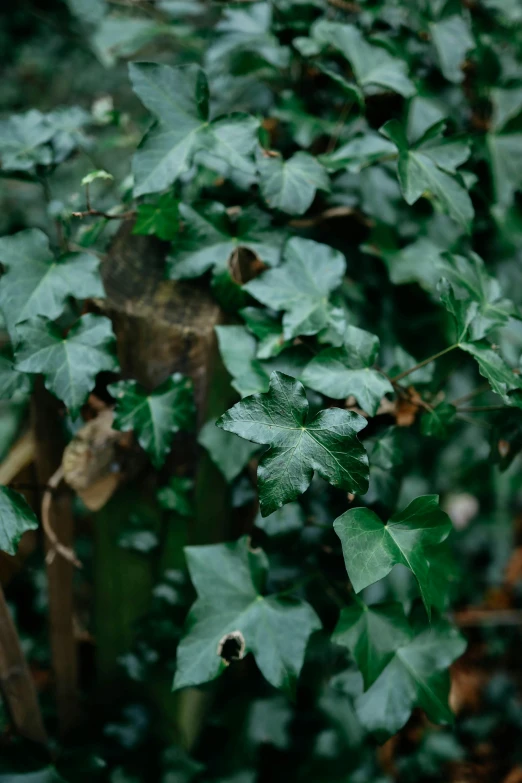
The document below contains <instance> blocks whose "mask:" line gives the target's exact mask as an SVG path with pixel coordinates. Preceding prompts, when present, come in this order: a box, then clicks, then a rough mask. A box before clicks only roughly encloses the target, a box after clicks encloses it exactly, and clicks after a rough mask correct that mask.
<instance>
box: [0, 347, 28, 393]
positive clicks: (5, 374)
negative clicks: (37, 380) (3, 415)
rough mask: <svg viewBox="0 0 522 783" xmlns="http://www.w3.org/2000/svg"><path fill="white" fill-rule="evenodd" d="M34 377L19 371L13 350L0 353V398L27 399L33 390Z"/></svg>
mask: <svg viewBox="0 0 522 783" xmlns="http://www.w3.org/2000/svg"><path fill="white" fill-rule="evenodd" d="M32 386H33V384H32V378H31V377H30V376H29V375H26V374H25V373H23V372H18V370H17V369H16V368H15V363H14V359H13V356H12V354H11V351H10V349H9V351H4V352H2V353H1V354H0V400H12V401H13V402H16V401H20V400H24V399H27V398H28V397H29V395H30V393H31V390H32Z"/></svg>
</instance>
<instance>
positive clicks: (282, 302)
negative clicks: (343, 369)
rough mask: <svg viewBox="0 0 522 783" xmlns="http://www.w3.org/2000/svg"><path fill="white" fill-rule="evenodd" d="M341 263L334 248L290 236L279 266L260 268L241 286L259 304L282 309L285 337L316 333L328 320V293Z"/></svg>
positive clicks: (340, 272) (341, 272)
mask: <svg viewBox="0 0 522 783" xmlns="http://www.w3.org/2000/svg"><path fill="white" fill-rule="evenodd" d="M345 267H346V262H345V259H344V256H343V255H342V253H340V252H339V251H338V250H334V249H333V248H332V247H329V246H328V245H323V244H320V243H319V242H314V241H313V240H311V239H301V238H300V237H293V238H292V239H290V241H289V242H288V243H287V245H286V247H285V250H284V254H283V263H282V264H281V266H279V267H277V268H276V269H269V270H268V271H267V272H264V273H263V274H262V275H260V276H259V277H256V278H255V279H254V280H251V281H250V282H249V283H247V284H246V285H245V286H243V289H244V290H245V291H247V292H248V293H249V294H251V296H253V297H254V299H257V300H258V302H261V304H264V305H266V306H267V307H271V308H273V309H274V310H283V311H284V316H283V333H284V336H285V339H287V340H288V339H290V338H292V337H297V336H298V335H306V334H317V332H320V331H321V330H322V329H326V327H327V326H328V325H329V323H330V322H331V320H332V317H333V306H332V305H331V303H330V302H329V300H328V297H329V294H330V293H331V292H332V291H335V289H336V288H338V287H339V286H340V285H341V282H342V279H343V275H344V271H345Z"/></svg>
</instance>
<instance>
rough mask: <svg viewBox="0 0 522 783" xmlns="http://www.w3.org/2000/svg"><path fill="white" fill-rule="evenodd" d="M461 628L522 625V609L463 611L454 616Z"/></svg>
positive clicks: (454, 620)
mask: <svg viewBox="0 0 522 783" xmlns="http://www.w3.org/2000/svg"><path fill="white" fill-rule="evenodd" d="M452 619H453V622H454V623H455V624H456V625H458V626H460V627H461V628H470V627H474V626H480V625H513V626H517V625H522V609H480V608H479V609H473V608H472V609H463V610H462V611H460V612H455V613H454V614H453V615H452Z"/></svg>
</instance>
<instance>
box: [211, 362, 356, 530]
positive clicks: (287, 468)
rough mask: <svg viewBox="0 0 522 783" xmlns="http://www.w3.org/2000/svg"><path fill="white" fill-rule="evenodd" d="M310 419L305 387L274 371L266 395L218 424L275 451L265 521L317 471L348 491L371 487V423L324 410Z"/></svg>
mask: <svg viewBox="0 0 522 783" xmlns="http://www.w3.org/2000/svg"><path fill="white" fill-rule="evenodd" d="M307 415H308V402H307V399H306V395H305V392H304V388H303V386H302V384H300V383H299V382H298V381H295V380H294V379H293V378H289V377H288V376H287V375H283V374H282V373H279V372H274V373H272V375H271V377H270V388H269V391H268V392H267V393H266V394H254V395H253V396H252V397H248V398H247V399H245V400H243V401H242V402H238V403H237V405H234V407H233V408H231V409H230V410H229V411H227V412H226V413H225V414H224V415H223V416H221V418H220V419H218V422H217V424H218V426H219V427H223V429H225V430H227V431H228V432H234V433H236V435H240V436H241V437H242V438H246V439H247V440H252V441H254V443H262V444H266V445H269V446H270V449H268V451H267V452H266V453H265V454H264V455H263V456H262V458H261V460H260V462H259V468H258V489H259V501H260V506H261V513H262V514H263V516H268V514H271V513H272V512H273V511H276V510H277V509H278V508H280V507H281V506H282V505H284V504H285V503H289V502H290V501H292V500H295V499H296V498H297V497H298V496H299V495H301V494H302V493H303V492H304V491H305V490H306V489H307V488H308V486H309V484H310V481H311V480H312V476H313V474H314V471H317V472H318V473H319V475H320V476H322V478H324V479H325V480H326V481H329V482H330V484H333V485H334V486H336V487H340V488H341V489H345V490H346V491H347V492H354V493H364V492H366V490H367V488H368V457H367V456H366V452H365V450H364V447H363V446H362V445H361V444H360V443H359V441H358V439H357V433H358V432H360V430H362V429H363V428H364V427H365V426H366V421H365V419H363V417H362V416H358V415H357V414H356V413H352V412H349V411H343V410H340V409H339V408H330V409H329V410H325V411H320V413H318V414H317V416H316V417H315V418H314V419H313V420H312V421H311V422H309V423H307Z"/></svg>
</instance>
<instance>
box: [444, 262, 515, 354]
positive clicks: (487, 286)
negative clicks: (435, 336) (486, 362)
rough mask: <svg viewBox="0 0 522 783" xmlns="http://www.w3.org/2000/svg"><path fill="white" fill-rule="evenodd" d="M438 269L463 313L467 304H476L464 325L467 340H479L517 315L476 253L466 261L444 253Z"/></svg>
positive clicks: (467, 309) (467, 306) (510, 302)
mask: <svg viewBox="0 0 522 783" xmlns="http://www.w3.org/2000/svg"><path fill="white" fill-rule="evenodd" d="M439 268H440V273H441V275H442V276H444V277H445V278H446V279H447V280H448V281H449V282H450V283H451V285H452V286H453V290H454V292H455V294H456V297H457V298H458V299H460V300H463V301H464V305H463V307H464V308H465V309H466V311H467V312H469V303H470V302H476V303H477V307H476V308H473V311H472V312H473V318H472V320H470V322H469V324H468V328H469V337H470V339H471V340H481V339H482V338H483V337H485V336H486V335H487V334H489V332H491V331H492V330H493V329H496V328H498V327H500V326H505V324H507V322H508V321H509V319H510V318H511V317H517V316H518V312H517V309H516V307H515V305H514V304H513V302H512V301H511V300H509V299H505V298H504V297H503V296H502V291H501V288H500V284H499V282H498V280H497V279H496V278H494V277H491V276H490V275H489V274H488V273H487V270H486V267H485V264H484V261H483V260H482V259H481V258H480V256H478V255H477V254H476V253H470V255H469V257H467V258H466V257H464V256H459V255H449V254H448V255H447V256H446V258H445V259H444V261H443V262H442V263H440V264H439Z"/></svg>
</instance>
